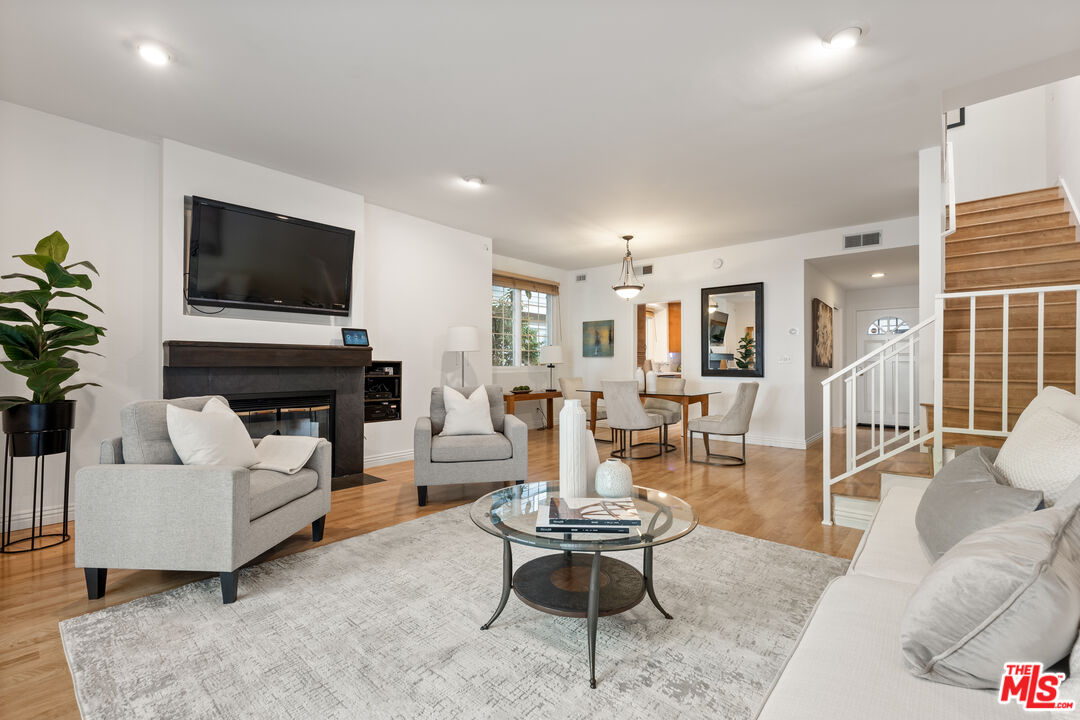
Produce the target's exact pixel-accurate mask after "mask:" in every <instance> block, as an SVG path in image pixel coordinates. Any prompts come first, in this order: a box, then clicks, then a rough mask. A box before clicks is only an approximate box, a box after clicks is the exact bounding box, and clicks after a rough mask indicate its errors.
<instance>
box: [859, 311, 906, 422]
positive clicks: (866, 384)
mask: <svg viewBox="0 0 1080 720" xmlns="http://www.w3.org/2000/svg"><path fill="white" fill-rule="evenodd" d="M918 322H919V309H918V308H910V307H908V308H886V309H883V310H860V311H859V312H857V313H856V315H855V330H856V333H857V335H856V337H857V338H858V352H859V357H865V356H866V355H867V354H869V353H871V352H873V351H874V350H876V349H877V348H879V347H881V346H882V345H884V344H885V343H887V342H889V341H890V340H894V339H896V338H897V337H899V336H901V335H903V334H904V333H906V332H907V331H908V330H909V329H911V328H912V327H914V326H915V325H917V324H918ZM912 373H913V369H912V366H911V358H910V357H909V356H908V355H907V354H906V353H899V354H897V355H893V356H892V357H889V358H887V359H885V360H884V361H883V362H882V365H881V366H880V367H877V368H874V369H872V370H869V371H867V372H866V373H863V374H862V375H860V376H859V379H858V384H859V387H858V407H856V409H855V420H856V422H857V423H858V424H860V425H877V424H880V425H882V426H884V427H890V428H893V427H900V428H907V427H910V426H911V423H912V422H913V418H912V417H911V412H910V403H909V401H908V397H909V395H908V394H909V392H911V391H912V390H916V391H917V388H918V387H919V380H918V378H913V377H912ZM874 389H876V390H877V393H876V394H877V396H878V398H877V399H876V400H875V397H874V396H875V393H874V392H873V390H874ZM882 397H883V398H884V401H883V402H882V400H881V398H882Z"/></svg>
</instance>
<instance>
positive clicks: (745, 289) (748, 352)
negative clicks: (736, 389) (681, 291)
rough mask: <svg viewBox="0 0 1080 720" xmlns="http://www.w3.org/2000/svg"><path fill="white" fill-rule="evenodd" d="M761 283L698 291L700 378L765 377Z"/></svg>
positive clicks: (762, 290) (762, 291)
mask: <svg viewBox="0 0 1080 720" xmlns="http://www.w3.org/2000/svg"><path fill="white" fill-rule="evenodd" d="M764 338H765V283H748V284H746V285H725V286H723V287H712V288H703V289H702V291H701V374H702V375H706V376H719V377H764V376H765V348H764Z"/></svg>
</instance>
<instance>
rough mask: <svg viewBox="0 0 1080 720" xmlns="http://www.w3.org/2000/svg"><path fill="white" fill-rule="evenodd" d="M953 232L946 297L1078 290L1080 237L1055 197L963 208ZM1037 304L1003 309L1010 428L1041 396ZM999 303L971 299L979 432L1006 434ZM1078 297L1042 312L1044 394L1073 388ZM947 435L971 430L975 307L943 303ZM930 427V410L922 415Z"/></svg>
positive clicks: (965, 440)
mask: <svg viewBox="0 0 1080 720" xmlns="http://www.w3.org/2000/svg"><path fill="white" fill-rule="evenodd" d="M956 228H957V229H956V232H955V233H953V234H952V235H950V236H948V237H947V238H946V239H945V292H969V291H976V290H993V289H1003V288H1018V287H1047V286H1053V285H1072V284H1078V283H1080V242H1078V241H1080V234H1078V232H1077V221H1076V217H1075V216H1074V215H1073V214H1072V213H1071V212H1070V208H1069V207H1068V206H1067V203H1066V200H1065V197H1064V194H1063V193H1062V192H1061V189H1060V188H1057V187H1051V188H1044V189H1041V190H1032V191H1030V192H1023V193H1016V194H1013V195H1004V196H1001V197H994V198H987V199H984V200H975V201H972V202H966V203H959V204H958V205H957V208H956ZM1037 305H1038V300H1037V296H1035V295H1016V296H1013V297H1012V298H1011V299H1010V301H1009V316H1008V320H1009V333H1008V338H1009V363H1008V373H1009V392H1008V407H1007V412H1008V427H1009V429H1011V428H1012V425H1013V423H1015V422H1016V418H1017V417H1018V416H1019V414H1020V412H1021V411H1022V410H1023V409H1024V408H1025V407H1026V406H1027V404H1028V403H1029V402H1030V401H1031V400H1032V398H1034V397H1035V395H1036V393H1037V367H1036V362H1037V361H1036V357H1037V353H1036V348H1037V342H1038V339H1037V328H1038V306H1037ZM1002 307H1003V303H1002V298H1000V297H987V298H978V299H977V300H976V315H975V339H974V342H975V417H974V421H975V428H976V429H987V430H1001V429H1002V398H1001V395H1002V384H1001V380H1002V352H1003V349H1004V348H1003V343H1002V335H1003V333H1002V328H1003V316H1002ZM1076 312H1077V308H1076V295H1075V293H1071V292H1070V293H1050V294H1047V296H1046V301H1045V306H1044V328H1045V335H1044V337H1045V340H1044V343H1045V345H1044V348H1045V359H1044V368H1043V373H1044V374H1043V378H1044V384H1045V385H1056V386H1058V387H1061V388H1065V389H1066V390H1069V391H1075V387H1076V355H1075V352H1076V350H1075V348H1076V318H1077V316H1076ZM944 322H945V327H944V373H943V380H944V397H943V424H944V426H945V427H949V426H953V427H967V424H968V407H969V384H968V379H969V377H970V365H969V362H970V355H969V352H970V349H971V348H970V346H971V334H970V328H971V308H970V300H969V299H952V300H948V301H947V302H946V306H945V317H944ZM928 418H929V419H930V421H931V422H932V418H933V412H932V408H928ZM1002 442H1003V439H1002V438H999V437H998V438H995V437H991V436H971V435H960V434H948V433H947V434H946V435H945V436H944V437H943V439H942V445H943V447H946V448H949V447H955V446H956V445H975V444H979V445H995V446H996V445H1000V444H1001V443H1002Z"/></svg>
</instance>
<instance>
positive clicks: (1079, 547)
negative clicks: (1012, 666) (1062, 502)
mask: <svg viewBox="0 0 1080 720" xmlns="http://www.w3.org/2000/svg"><path fill="white" fill-rule="evenodd" d="M1078 625H1080V506H1076V505H1074V506H1071V507H1052V508H1048V509H1046V510H1040V511H1039V512H1031V513H1027V514H1026V515H1021V516H1020V517H1016V518H1013V519H1011V520H1006V521H1005V522H1003V523H1001V524H999V525H995V526H994V527H991V528H986V529H984V530H979V531H977V532H975V533H974V534H972V535H970V536H969V537H967V538H965V539H963V540H961V541H960V542H959V543H957V545H956V546H955V547H954V548H953V549H952V550H950V551H949V552H947V553H945V555H944V556H943V557H942V558H941V560H939V561H938V562H937V563H936V564H935V565H934V567H932V568H931V569H930V572H929V573H927V574H926V577H924V578H923V580H922V582H921V583H919V586H918V587H917V588H916V589H915V592H914V593H913V594H912V596H911V598H910V599H909V600H908V604H907V608H906V609H905V610H904V617H903V619H902V620H901V622H900V644H901V647H902V649H903V654H904V660H905V662H906V664H907V666H908V669H909V670H910V671H911V672H912V674H914V675H917V676H919V677H923V678H926V679H928V680H933V681H935V682H940V683H945V684H948V685H959V686H961V687H969V688H997V687H998V685H999V683H1000V682H1001V673H1002V671H1003V667H1004V664H1005V663H1007V662H1016V661H1018V659H1020V658H1022V659H1023V661H1024V662H1041V663H1043V666H1044V667H1050V666H1051V665H1053V664H1054V663H1056V662H1058V661H1059V660H1061V659H1062V658H1064V657H1066V656H1067V655H1068V654H1069V652H1070V651H1071V650H1072V647H1073V643H1074V642H1075V641H1076V628H1077V626H1078Z"/></svg>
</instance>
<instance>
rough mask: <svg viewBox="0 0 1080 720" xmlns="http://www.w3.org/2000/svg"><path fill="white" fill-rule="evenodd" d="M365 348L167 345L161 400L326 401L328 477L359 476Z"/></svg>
mask: <svg viewBox="0 0 1080 720" xmlns="http://www.w3.org/2000/svg"><path fill="white" fill-rule="evenodd" d="M370 364H371V348H361V347H342V346H332V345H326V346H322V345H278V344H268V343H220V342H199V341H180V340H168V341H166V342H165V343H164V356H163V368H162V374H163V382H162V394H163V396H164V397H165V398H166V399H169V398H178V397H188V396H193V395H223V396H225V397H226V398H230V399H236V400H237V401H239V404H241V405H244V404H245V402H244V401H250V399H251V398H256V397H264V398H270V397H273V398H289V397H311V396H315V397H329V398H331V399H332V403H330V407H331V408H332V416H331V417H330V419H329V425H330V432H331V433H332V439H331V438H330V437H328V439H331V442H333V443H334V476H335V477H339V476H342V475H353V474H357V473H363V471H364V370H365V368H366V367H368V366H369V365H370Z"/></svg>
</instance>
